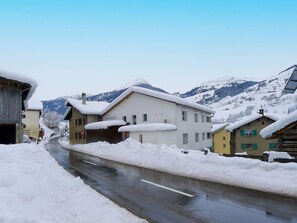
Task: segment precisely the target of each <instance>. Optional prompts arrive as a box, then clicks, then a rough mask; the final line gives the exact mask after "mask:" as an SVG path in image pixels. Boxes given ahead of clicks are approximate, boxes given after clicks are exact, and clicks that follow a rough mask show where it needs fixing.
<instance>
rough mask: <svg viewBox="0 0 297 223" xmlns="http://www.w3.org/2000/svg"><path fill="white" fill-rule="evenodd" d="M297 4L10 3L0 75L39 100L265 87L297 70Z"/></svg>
mask: <svg viewBox="0 0 297 223" xmlns="http://www.w3.org/2000/svg"><path fill="white" fill-rule="evenodd" d="M296 8H297V1H295V0H283V1H278V0H248V1H244V0H224V1H219V0H208V1H200V0H179V1H177V0H141V1H137V0H48V1H46V0H26V1H23V0H0V27H1V28H0V69H1V70H6V71H11V72H15V73H19V74H23V75H26V76H29V77H31V78H33V79H35V80H36V81H37V82H38V84H39V86H38V88H37V90H36V92H35V94H34V96H33V98H34V99H37V100H46V99H55V98H56V97H60V96H65V95H73V94H81V93H82V92H86V93H87V94H98V93H102V92H107V91H111V90H114V89H118V88H120V87H121V86H123V85H125V84H127V83H128V82H131V81H133V80H134V79H136V78H144V79H146V80H147V81H148V82H149V83H151V84H152V85H154V86H157V87H160V88H162V89H164V90H166V91H168V92H171V93H173V92H181V93H184V92H186V91H188V90H191V89H192V88H194V87H196V86H198V85H199V84H201V83H203V82H206V81H210V80H214V79H216V78H219V77H222V76H234V77H239V78H240V77H249V78H254V79H256V80H263V79H265V78H268V77H270V76H272V75H276V74H278V73H279V72H281V71H282V70H284V69H286V68H288V67H290V66H292V65H294V64H296V63H297V62H296V61H297V59H296V57H297V44H296V40H297V29H296V21H297V13H296Z"/></svg>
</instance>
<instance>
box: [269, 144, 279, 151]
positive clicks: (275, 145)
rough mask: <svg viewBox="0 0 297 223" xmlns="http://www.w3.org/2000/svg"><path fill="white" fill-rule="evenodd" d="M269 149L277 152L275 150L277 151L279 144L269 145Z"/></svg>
mask: <svg viewBox="0 0 297 223" xmlns="http://www.w3.org/2000/svg"><path fill="white" fill-rule="evenodd" d="M269 149H270V150H275V149H277V143H269Z"/></svg>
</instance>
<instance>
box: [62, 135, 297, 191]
mask: <svg viewBox="0 0 297 223" xmlns="http://www.w3.org/2000/svg"><path fill="white" fill-rule="evenodd" d="M60 143H61V145H62V146H64V147H67V148H70V149H73V150H77V151H81V152H85V153H88V154H93V155H96V156H99V157H102V158H106V159H110V160H114V161H118V162H124V163H128V164H132V165H136V166H141V167H145V168H150V169H155V170H160V171H163V172H167V173H172V174H176V175H181V176H186V177H191V178H196V179H201V180H206V181H212V182H217V183H222V184H228V185H233V186H238V187H243V188H249V189H254V190H259V191H265V192H271V193H276V194H281V195H286V196H292V197H297V187H296V185H297V164H295V163H286V164H280V163H266V162H262V161H260V160H252V159H246V158H239V157H232V158H231V157H223V156H219V155H218V154H214V153H208V154H207V155H204V153H203V152H200V151H191V150H190V151H189V153H188V154H184V153H182V152H181V150H180V149H178V148H177V147H175V146H166V145H153V144H140V143H138V142H136V141H133V140H131V139H128V140H126V141H124V142H121V143H119V144H108V143H106V142H97V143H91V144H85V145H75V146H70V145H69V143H68V142H60Z"/></svg>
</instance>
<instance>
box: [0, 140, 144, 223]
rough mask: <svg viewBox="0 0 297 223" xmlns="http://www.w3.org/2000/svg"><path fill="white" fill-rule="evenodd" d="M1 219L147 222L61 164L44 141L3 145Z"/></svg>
mask: <svg viewBox="0 0 297 223" xmlns="http://www.w3.org/2000/svg"><path fill="white" fill-rule="evenodd" d="M0 169H1V171H0V200H1V202H0V222H1V223H39V222H42V223H56V222H61V223H100V222H104V223H106V222H119V223H123V222H127V223H131V222H146V221H144V220H142V219H139V218H138V217H136V216H134V215H133V214H131V213H130V212H128V211H127V210H125V209H123V208H121V207H119V206H117V205H116V204H114V203H113V202H111V201H110V200H108V199H107V198H105V197H103V196H102V195H100V194H98V193H97V192H95V191H94V190H93V189H91V188H90V187H89V186H86V185H85V184H84V183H83V181H82V180H81V179H80V178H78V177H76V178H75V177H73V176H72V175H71V174H70V173H68V172H67V171H66V170H64V169H63V168H62V167H60V166H59V165H58V164H57V162H56V161H55V160H54V159H53V158H52V157H51V156H50V155H49V154H48V152H47V151H45V150H44V147H43V145H38V146H37V145H36V144H18V145H8V146H6V145H0Z"/></svg>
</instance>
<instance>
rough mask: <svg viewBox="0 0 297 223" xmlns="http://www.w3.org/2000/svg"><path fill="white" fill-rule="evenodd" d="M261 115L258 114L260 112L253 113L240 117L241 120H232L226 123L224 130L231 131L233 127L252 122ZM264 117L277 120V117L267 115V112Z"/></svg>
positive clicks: (236, 127)
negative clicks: (230, 122) (228, 123)
mask: <svg viewBox="0 0 297 223" xmlns="http://www.w3.org/2000/svg"><path fill="white" fill-rule="evenodd" d="M262 116H263V115H260V114H254V115H249V116H247V117H244V118H242V119H241V120H239V121H237V122H234V123H232V124H230V125H228V126H227V127H226V131H228V132H232V131H233V130H234V129H238V128H239V127H241V126H243V125H246V124H248V123H250V122H253V121H255V120H257V119H259V118H261V117H262ZM264 117H268V118H270V119H272V120H274V121H276V120H277V117H275V116H273V115H269V114H265V115H264Z"/></svg>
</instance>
